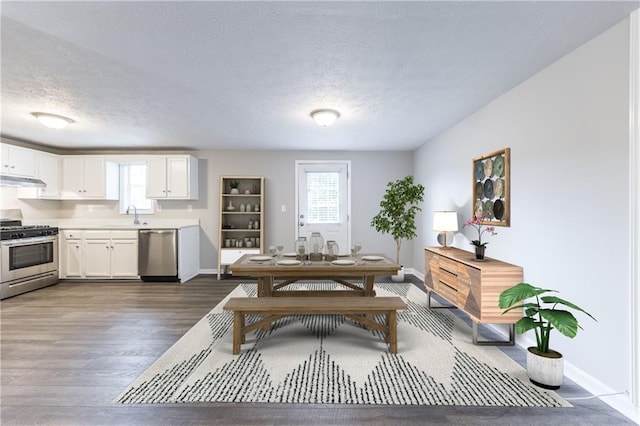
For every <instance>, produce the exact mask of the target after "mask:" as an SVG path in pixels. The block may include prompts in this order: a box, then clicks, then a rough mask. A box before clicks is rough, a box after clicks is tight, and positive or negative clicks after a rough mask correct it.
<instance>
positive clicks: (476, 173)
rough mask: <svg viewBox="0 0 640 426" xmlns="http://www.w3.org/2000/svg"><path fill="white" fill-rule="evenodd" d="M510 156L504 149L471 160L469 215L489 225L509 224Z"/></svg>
mask: <svg viewBox="0 0 640 426" xmlns="http://www.w3.org/2000/svg"><path fill="white" fill-rule="evenodd" d="M510 157H511V149H510V148H504V149H501V150H499V151H495V152H491V153H489V154H485V155H483V156H482V157H477V158H474V159H473V203H472V208H473V212H472V216H475V217H481V218H482V219H483V220H484V221H485V222H486V223H487V224H490V225H493V226H510V219H511V194H510V191H511V182H510V177H509V176H510V174H509V169H510Z"/></svg>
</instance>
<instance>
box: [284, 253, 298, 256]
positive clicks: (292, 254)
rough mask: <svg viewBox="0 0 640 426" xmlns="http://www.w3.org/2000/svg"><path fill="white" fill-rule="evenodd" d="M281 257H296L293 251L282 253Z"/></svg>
mask: <svg viewBox="0 0 640 426" xmlns="http://www.w3.org/2000/svg"><path fill="white" fill-rule="evenodd" d="M282 257H298V255H297V254H295V253H282Z"/></svg>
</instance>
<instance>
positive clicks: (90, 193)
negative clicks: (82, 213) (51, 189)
mask: <svg viewBox="0 0 640 426" xmlns="http://www.w3.org/2000/svg"><path fill="white" fill-rule="evenodd" d="M119 184H120V179H119V169H118V164H117V163H113V162H110V161H107V160H106V159H105V158H104V157H100V156H66V157H63V159H62V198H63V199H94V200H117V199H118V198H119V193H120V187H119Z"/></svg>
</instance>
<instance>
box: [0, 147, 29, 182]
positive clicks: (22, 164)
mask: <svg viewBox="0 0 640 426" xmlns="http://www.w3.org/2000/svg"><path fill="white" fill-rule="evenodd" d="M2 173H3V174H8V175H13V176H22V177H30V178H32V177H35V176H36V151H34V150H32V149H28V148H21V147H19V146H13V145H6V144H2Z"/></svg>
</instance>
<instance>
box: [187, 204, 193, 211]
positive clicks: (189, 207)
mask: <svg viewBox="0 0 640 426" xmlns="http://www.w3.org/2000/svg"><path fill="white" fill-rule="evenodd" d="M187 211H188V212H189V213H191V212H192V211H193V206H192V205H191V204H189V205H187Z"/></svg>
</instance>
